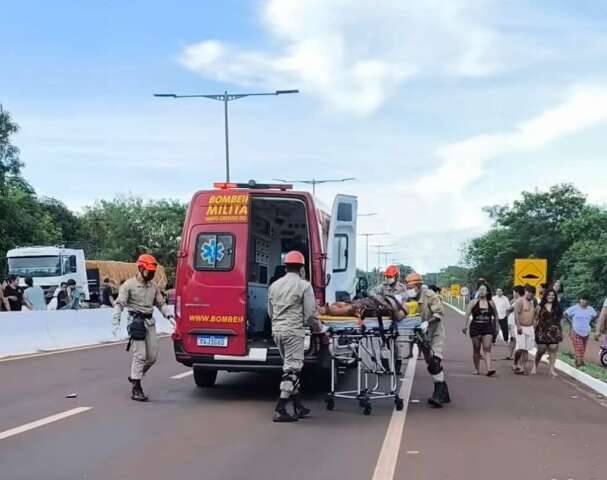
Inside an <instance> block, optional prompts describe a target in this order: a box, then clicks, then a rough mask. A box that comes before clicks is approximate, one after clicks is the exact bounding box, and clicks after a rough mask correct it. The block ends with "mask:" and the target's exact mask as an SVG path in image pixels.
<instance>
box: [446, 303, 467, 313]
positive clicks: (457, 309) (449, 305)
mask: <svg viewBox="0 0 607 480" xmlns="http://www.w3.org/2000/svg"><path fill="white" fill-rule="evenodd" d="M443 305H447V306H448V307H451V308H452V309H453V310H455V311H456V312H457V313H459V314H460V315H466V312H464V311H463V310H461V309H459V308H457V307H454V306H453V305H451V304H450V303H447V302H443Z"/></svg>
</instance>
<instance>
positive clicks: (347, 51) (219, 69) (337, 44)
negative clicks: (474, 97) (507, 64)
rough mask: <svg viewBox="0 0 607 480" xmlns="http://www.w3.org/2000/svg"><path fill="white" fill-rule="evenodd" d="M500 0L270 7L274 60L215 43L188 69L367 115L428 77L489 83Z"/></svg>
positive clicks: (344, 0) (200, 46)
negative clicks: (495, 7)
mask: <svg viewBox="0 0 607 480" xmlns="http://www.w3.org/2000/svg"><path fill="white" fill-rule="evenodd" d="M492 4H493V1H485V2H475V1H472V0H458V1H455V0H454V1H450V2H444V1H439V0H428V1H425V2H405V1H402V0H386V1H384V2H381V3H379V4H378V3H377V2H376V1H374V0H338V1H332V2H326V1H323V0H267V1H266V2H265V3H264V4H263V5H264V6H263V13H262V25H263V27H264V29H265V31H266V33H267V34H268V35H269V36H270V39H271V40H272V44H274V45H276V48H275V50H274V51H269V50H247V49H244V48H241V47H240V46H234V45H229V44H225V43H223V42H220V41H218V40H215V39H209V40H205V41H202V42H200V43H197V44H194V45H190V46H188V47H186V48H185V50H184V51H183V53H182V55H181V58H180V61H181V63H182V64H183V65H184V66H186V67H187V68H188V69H190V70H192V71H195V72H197V73H199V74H201V75H202V76H204V77H206V78H211V79H214V80H219V81H222V82H229V83H232V84H238V85H243V86H256V87H259V86H260V85H262V86H265V87H269V88H272V89H274V88H301V89H302V90H303V91H305V92H306V93H311V94H314V95H316V96H318V97H320V98H322V99H323V101H324V102H325V103H326V104H328V105H329V106H331V107H333V108H336V109H339V110H343V111H348V112H355V113H360V114H365V113H369V112H372V111H374V110H376V109H377V108H379V107H380V106H381V105H382V104H383V103H384V102H385V100H386V99H387V98H388V97H389V96H391V95H393V94H394V93H396V91H397V89H398V88H399V87H400V86H402V84H403V82H404V81H405V80H407V79H409V78H411V77H413V76H416V75H423V74H439V75H441V74H448V75H455V76H479V75H486V74H488V73H490V72H493V71H494V70H495V69H496V68H498V66H499V64H498V62H497V59H496V58H497V57H496V56H497V54H498V47H497V33H496V32H495V31H494V30H493V29H492V28H491V27H490V26H489V25H490V23H491V22H490V20H491V19H490V16H489V11H490V8H489V7H490V6H491V5H492Z"/></svg>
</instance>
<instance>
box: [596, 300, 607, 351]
mask: <svg viewBox="0 0 607 480" xmlns="http://www.w3.org/2000/svg"><path fill="white" fill-rule="evenodd" d="M603 334H607V298H606V299H605V301H604V302H603V307H602V308H601V313H600V314H599V318H598V320H597V321H596V331H595V334H594V339H595V340H596V341H597V342H598V341H599V340H600V339H601V335H603Z"/></svg>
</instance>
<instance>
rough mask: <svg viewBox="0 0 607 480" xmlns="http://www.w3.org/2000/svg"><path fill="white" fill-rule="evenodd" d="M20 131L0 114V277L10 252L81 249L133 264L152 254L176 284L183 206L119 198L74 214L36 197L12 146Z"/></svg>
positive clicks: (89, 255)
mask: <svg viewBox="0 0 607 480" xmlns="http://www.w3.org/2000/svg"><path fill="white" fill-rule="evenodd" d="M18 130H19V126H18V125H17V123H15V122H14V121H13V120H12V118H11V116H10V113H9V112H7V111H6V110H3V109H0V277H3V276H4V274H6V252H7V250H10V249H11V248H15V247H20V246H27V245H65V246H66V247H72V248H83V249H84V250H85V253H86V255H87V258H90V259H103V260H120V261H134V260H135V259H136V258H137V256H138V255H139V254H140V253H142V252H149V253H152V254H153V255H155V256H156V257H157V258H158V261H159V262H160V263H162V264H163V265H164V266H165V267H166V270H167V275H168V276H169V282H172V279H173V277H174V274H175V259H176V252H177V249H178V248H179V240H180V235H181V228H182V226H183V220H184V217H185V211H186V205H185V204H184V203H181V202H178V201H175V200H154V201H144V200H142V199H141V198H138V197H133V196H121V197H117V198H114V199H112V200H99V201H98V202H95V203H94V204H92V205H90V206H88V207H85V208H84V209H83V211H82V212H80V213H74V212H72V211H70V210H69V209H68V208H67V207H66V206H65V205H64V204H63V203H62V202H61V201H60V200H57V199H55V198H48V197H43V196H40V195H38V194H37V193H36V191H35V190H34V188H33V187H32V186H31V185H30V184H29V183H28V182H27V180H26V179H25V178H23V176H22V175H21V169H22V167H23V166H24V164H23V162H22V161H21V158H20V155H19V149H18V148H17V147H16V146H15V145H13V143H12V142H11V137H12V136H13V135H14V134H15V133H16V132H17V131H18Z"/></svg>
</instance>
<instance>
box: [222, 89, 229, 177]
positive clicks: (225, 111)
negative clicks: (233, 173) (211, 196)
mask: <svg viewBox="0 0 607 480" xmlns="http://www.w3.org/2000/svg"><path fill="white" fill-rule="evenodd" d="M223 115H224V125H225V137H226V182H229V181H230V145H229V143H230V142H229V141H228V138H229V136H228V92H227V91H224V95H223Z"/></svg>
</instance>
